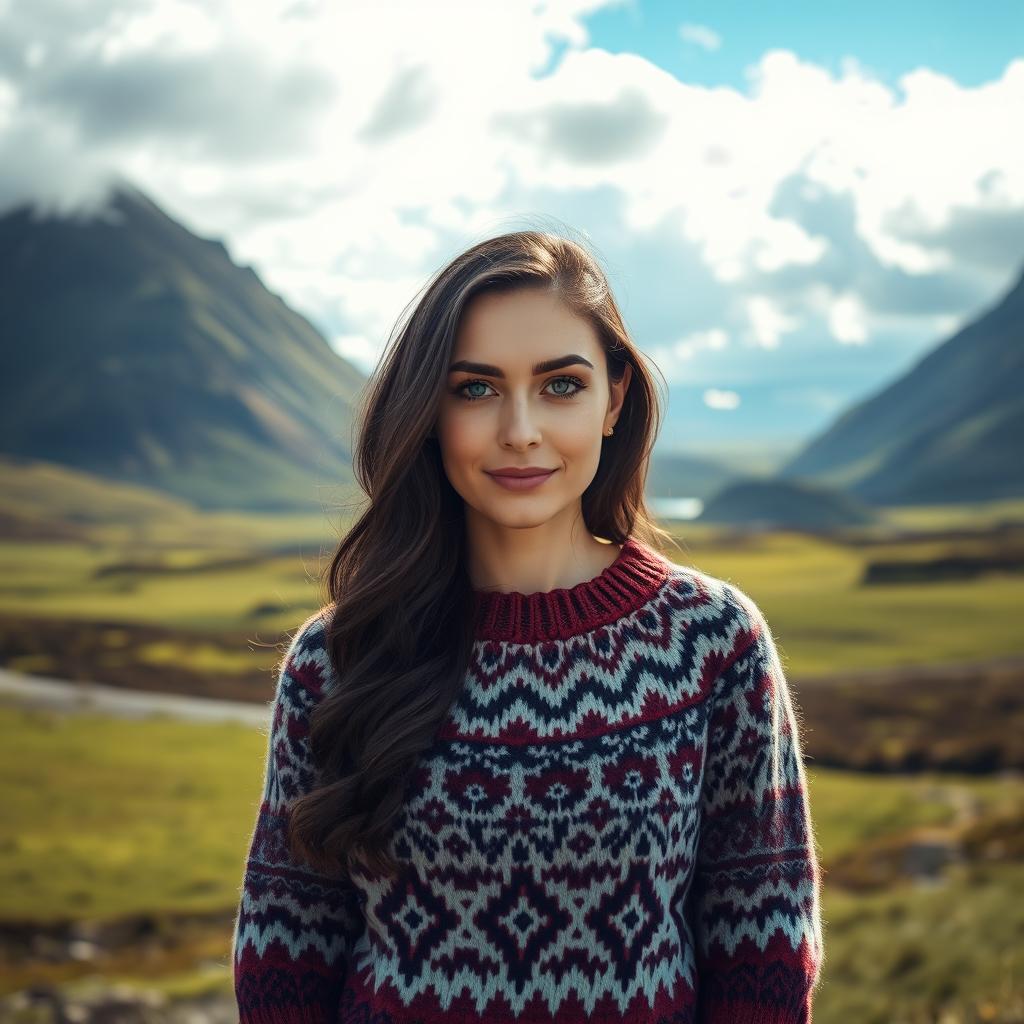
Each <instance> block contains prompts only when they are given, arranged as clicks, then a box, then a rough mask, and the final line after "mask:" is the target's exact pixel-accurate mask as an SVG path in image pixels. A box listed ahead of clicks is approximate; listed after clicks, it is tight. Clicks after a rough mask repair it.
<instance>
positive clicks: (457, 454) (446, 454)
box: [437, 410, 486, 470]
mask: <svg viewBox="0 0 1024 1024" xmlns="http://www.w3.org/2000/svg"><path fill="white" fill-rule="evenodd" d="M437 439H438V443H439V444H440V446H441V455H442V457H443V458H444V461H445V463H446V464H448V465H450V466H451V468H452V469H455V470H457V469H458V467H459V466H460V465H462V464H464V463H467V462H479V461H480V460H481V459H482V458H483V453H484V452H483V450H484V448H485V446H486V435H485V432H484V431H482V430H481V429H480V425H479V423H476V424H474V423H473V417H471V416H463V415H459V410H450V411H447V412H445V413H444V414H442V416H441V417H440V418H439V420H438V424H437Z"/></svg>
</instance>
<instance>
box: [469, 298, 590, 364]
mask: <svg viewBox="0 0 1024 1024" xmlns="http://www.w3.org/2000/svg"><path fill="white" fill-rule="evenodd" d="M555 349H557V351H554V350H555ZM567 352H578V353H580V354H581V355H585V356H587V357H588V358H589V359H590V361H591V362H593V363H594V365H595V366H596V365H597V359H598V358H599V357H600V354H601V343H600V340H599V338H598V336H597V332H596V331H595V330H594V327H593V325H592V324H591V323H590V321H589V320H586V319H584V318H583V317H579V316H577V315H576V314H575V313H574V312H573V311H572V310H571V309H569V307H568V306H566V305H565V303H563V302H562V301H561V300H560V299H559V298H558V296H557V295H555V294H554V293H552V292H549V291H546V290H545V291H541V290H539V289H523V290H519V291H514V292H485V293H484V294H482V295H477V296H474V297H473V299H472V300H470V302H469V303H468V305H467V306H466V308H465V310H464V311H463V314H462V318H461V320H460V322H459V329H458V331H457V333H456V337H455V351H454V354H453V358H454V359H464V358H467V357H472V358H474V359H479V360H482V359H484V358H487V359H488V361H490V362H493V363H500V364H501V365H502V366H508V367H509V368H513V369H514V368H516V367H518V366H520V365H522V366H523V367H527V366H528V365H530V364H532V363H533V362H535V361H536V360H537V359H539V358H541V357H542V356H559V355H564V354H565V353H567Z"/></svg>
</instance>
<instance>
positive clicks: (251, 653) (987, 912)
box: [0, 468, 1024, 1024]
mask: <svg viewBox="0 0 1024 1024" xmlns="http://www.w3.org/2000/svg"><path fill="white" fill-rule="evenodd" d="M47 473H50V474H51V475H52V479H50V478H49V477H46V474H47ZM40 474H42V476H41V475H40ZM11 479H12V480H14V478H13V477H12V478H11ZM18 480H20V483H18V481H17V480H15V483H16V484H17V486H13V485H12V486H11V487H7V488H5V490H4V492H3V496H2V497H0V519H3V521H4V522H6V523H8V524H13V526H12V528H11V530H9V531H8V532H7V539H6V540H4V541H0V663H2V664H4V665H5V666H7V667H10V668H15V669H19V670H22V671H26V672H37V673H41V674H52V675H55V676H58V677H61V678H69V679H95V680H97V681H109V682H113V683H115V684H118V685H123V686H134V687H139V688H150V689H158V690H166V691H170V692H181V693H191V694H205V695H209V696H226V697H234V698H236V699H252V700H258V701H266V700H268V699H269V698H270V697H271V696H272V693H273V682H274V680H273V675H272V669H273V667H274V665H275V664H276V662H277V660H278V658H279V656H280V654H281V646H280V644H281V641H282V638H283V637H284V636H285V635H286V634H287V633H288V632H289V631H291V630H293V629H294V628H295V627H296V626H297V625H298V624H299V623H300V622H301V621H302V620H303V619H304V618H305V617H306V615H308V614H309V613H310V612H311V611H312V610H313V609H314V608H315V607H317V606H319V604H320V603H322V602H323V601H324V600H325V593H324V591H323V588H322V586H321V584H320V576H321V573H322V571H323V569H324V568H325V567H326V565H327V563H328V561H329V559H330V555H331V553H332V551H333V546H334V543H335V542H336V538H337V536H338V535H339V533H340V532H341V530H342V529H343V525H342V522H343V521H342V518H341V517H340V516H338V517H335V518H332V519H331V520H330V521H328V517H326V516H308V517H289V518H282V517H271V516H268V517H265V518H259V517H253V516H247V517H243V516H232V515H203V514H200V513H198V512H196V511H195V510H194V509H190V508H188V507H187V506H185V505H183V504H182V503H176V502H172V501H165V500H163V499H158V498H156V497H154V496H153V494H152V493H151V492H145V491H143V490H142V489H132V488H128V487H125V488H117V489H114V490H113V491H112V490H111V489H109V488H104V487H99V486H97V485H95V484H94V483H92V482H90V481H83V480H81V479H78V478H77V477H73V476H71V475H68V474H67V473H64V472H63V471H58V470H49V469H39V468H34V469H32V470H31V474H30V475H29V474H28V473H26V475H25V476H24V478H23V479H22V478H21V477H19V478H18ZM9 482H10V481H9ZM115 491H116V493H115ZM41 495H42V496H43V497H40V496H41ZM329 500H330V495H329V494H325V503H328V504H329ZM1014 522H1016V523H1021V522H1024V503H1020V502H1003V503H998V504H996V503H993V504H991V505H986V506H978V507H969V506H963V507H956V508H922V509H896V510H891V511H890V513H889V524H888V526H887V527H885V528H883V529H872V530H871V531H870V532H867V531H865V532H861V533H859V534H853V533H851V534H849V535H845V536H841V537H819V536H813V535H808V534H800V533H785V532H782V533H763V534H754V535H747V536H744V535H739V534H736V533H734V532H732V531H721V530H716V529H713V528H710V527H702V526H698V525H696V524H685V523H677V524H674V529H675V531H676V536H677V537H678V539H679V541H680V545H681V546H680V547H679V548H668V549H666V551H665V553H666V554H667V555H668V557H670V558H671V559H672V560H673V561H676V562H679V563H681V564H686V565H692V566H694V567H696V568H698V569H700V570H702V571H704V572H707V573H710V574H711V575H714V576H718V577H720V578H722V579H726V580H728V581H731V582H733V583H735V584H736V585H738V586H740V587H741V588H742V589H743V590H745V591H746V592H747V593H748V594H750V595H751V596H752V597H753V598H754V599H755V600H756V601H757V602H758V604H759V605H760V606H761V607H762V609H763V610H764V612H765V614H766V616H767V618H768V620H769V622H770V623H771V626H772V630H773V633H774V635H775V637H776V640H777V642H778V645H779V649H780V653H781V655H782V659H783V664H784V667H785V668H786V671H787V675H788V676H789V677H790V678H791V679H794V680H799V681H801V683H800V687H799V692H800V697H801V700H800V704H801V706H802V707H804V708H805V710H806V711H807V712H808V716H807V717H808V720H807V722H806V724H807V725H808V726H809V733H808V735H807V736H806V737H805V739H807V740H808V743H807V749H808V750H809V751H810V752H811V755H812V756H811V757H810V758H809V779H810V784H811V791H812V809H813V812H814V820H815V827H816V833H817V838H818V843H819V847H820V850H821V854H822V863H823V866H824V868H825V905H824V912H825V923H826V945H827V955H828V960H827V964H826V970H825V980H824V983H823V986H822V989H821V991H820V994H819V996H818V999H817V1000H816V1005H815V1021H816V1024H833V1022H834V1024H839V1022H840V1021H842V1022H844V1024H845V1022H849V1021H856V1022H858V1024H874V1022H877V1024H918V1022H920V1024H925V1022H928V1024H933V1022H934V1024H940V1022H941V1024H968V1022H975V1021H978V1022H980V1021H990V1022H997V1024H1009V1022H1024V957H1022V953H1021V950H1024V898H1022V897H1024V782H1022V781H1021V775H1020V774H1019V772H989V773H988V774H982V773H979V772H975V773H973V774H957V773H954V772H949V771H947V772H944V773H941V774H937V773H934V772H931V771H922V772H917V773H912V774H911V773H891V774H887V775H881V774H869V773H857V772H851V771H842V770H836V769H834V768H826V767H824V766H823V765H817V764H816V763H815V759H814V756H813V752H814V751H815V750H821V751H823V752H827V755H828V759H827V763H829V764H836V763H843V762H842V758H843V757H846V758H848V760H849V763H859V764H865V765H869V764H873V763H874V761H873V758H874V757H875V755H877V754H878V753H879V752H882V753H883V754H884V755H885V756H884V757H883V761H884V762H885V763H886V764H888V765H889V766H890V767H892V766H893V765H899V764H900V763H901V759H902V758H903V757H904V755H906V754H907V752H908V751H910V752H911V753H913V752H914V750H915V749H916V748H915V744H917V745H918V747H920V746H921V745H922V744H923V746H924V747H925V748H927V749H928V750H929V751H931V752H935V751H942V750H947V751H949V750H952V751H953V755H956V749H954V748H956V745H957V743H961V744H962V743H964V742H969V743H973V744H974V746H975V748H976V749H975V750H974V751H973V754H978V753H979V752H980V753H981V754H982V755H984V754H985V752H986V751H987V750H989V748H994V749H996V756H995V760H994V762H993V763H994V764H996V765H1017V766H1018V767H1019V766H1020V765H1021V764H1022V763H1024V757H1022V756H1021V755H1020V751H1021V749H1022V748H1021V745H1020V743H1019V741H1017V739H1016V737H1017V736H1018V735H1020V734H1024V728H1022V727H1021V715H1022V714H1024V701H1022V690H1024V688H1022V687H1021V685H1020V678H1019V676H1015V675H1012V674H1010V675H1005V676H1002V677H996V676H995V675H993V674H986V673H985V672H984V671H982V670H980V669H979V673H978V674H977V675H976V676H965V677H963V678H959V679H956V678H954V679H951V680H947V681H946V682H944V683H942V684H941V685H940V684H939V683H938V682H934V683H933V682H930V681H929V680H928V679H927V678H922V679H917V680H915V679H913V677H912V673H911V670H912V669H913V668H914V667H915V666H946V665H950V664H952V663H956V662H961V661H962V662H967V663H973V662H981V661H982V660H984V659H989V658H992V657H997V656H1021V655H1024V646H1022V644H1021V640H1020V627H1019V619H1020V615H1019V609H1020V608H1021V607H1022V604H1024V600H1022V599H1024V574H1022V573H1021V572H1020V571H1019V568H1018V567H1016V562H1015V559H1017V558H1018V556H1019V554H1020V551H1021V549H1022V547H1024V543H1022V536H1021V533H1020V530H1019V529H1016V530H1014V529H1010V530H1005V529H1004V530H999V529H998V527H999V526H1000V524H1005V523H1014ZM951 554H952V555H956V554H969V555H971V556H983V557H985V558H988V559H989V560H990V562H991V565H993V566H995V567H994V568H992V567H990V568H988V569H986V570H985V571H980V572H978V573H976V574H975V575H972V576H970V577H969V578H965V579H960V580H955V581H952V580H948V579H942V578H939V577H938V576H936V578H934V579H929V580H928V581H927V582H921V581H918V582H913V583H899V584H895V583H890V584H884V585H881V584H871V583H868V582H866V580H867V578H868V573H869V571H870V569H871V567H872V565H873V564H876V563H877V562H879V561H883V560H884V561H886V562H891V561H892V560H897V561H907V562H913V563H915V564H917V565H920V566H923V567H924V568H925V570H926V572H925V575H926V578H927V571H928V567H929V566H931V565H932V564H934V563H935V562H936V560H938V559H941V558H943V557H945V556H948V555H951ZM1000 560H1002V562H1001V561H1000ZM1003 563H1005V566H1004V567H1003V568H1000V565H1001V564H1003ZM868 670H876V671H882V670H892V671H893V672H894V675H893V676H892V678H890V679H885V680H883V681H884V683H885V685H883V686H874V687H871V686H868V685H866V682H865V678H864V677H862V676H860V675H859V673H865V672H867V671H868ZM835 673H846V674H848V676H849V678H848V679H847V680H845V681H843V682H842V685H840V684H839V683H837V682H836V681H835V679H834V678H831V677H833V676H834V674H835ZM901 673H903V674H902V675H901ZM824 676H829V677H830V680H831V681H830V683H829V685H830V686H831V687H832V688H831V689H828V690H826V689H822V690H821V691H818V690H816V689H813V687H812V686H811V684H810V683H809V682H807V683H805V682H804V680H815V679H817V678H818V677H824ZM812 711H813V716H812V715H811V714H810V712H812ZM0 735H3V736H4V739H5V742H4V744H2V745H0V795H2V798H3V806H4V815H3V816H2V817H0V893H2V894H3V896H2V898H0V900H2V902H0V956H2V957H3V958H4V963H5V970H4V971H3V973H2V977H0V988H2V990H3V991H15V990H17V989H20V988H22V987H24V986H26V985H28V984H33V983H44V982H53V983H59V984H68V985H72V984H80V985H86V984H89V979H90V978H92V979H93V981H95V982H96V983H101V984H108V983H110V982H112V981H116V980H126V981H133V982H140V983H143V984H144V985H145V986H147V987H153V988H160V989H163V990H165V991H168V992H172V993H176V994H185V993H189V992H195V991H198V990H202V989H206V988H209V989H213V990H216V991H219V992H223V993H225V994H226V993H228V992H229V985H230V979H229V964H228V943H229V940H230V928H231V924H232V919H233V914H234V912H235V908H236V906H237V900H238V894H239V886H240V883H241V876H242V871H243V867H244V856H245V853H246V845H247V842H248V839H249V836H250V832H251V829H252V826H253V823H254V820H255V814H256V808H257V804H258V800H259V786H260V782H261V778H262V771H263V764H264V757H265V753H266V747H265V743H266V738H265V736H263V735H261V734H260V732H259V731H258V730H253V729H249V728H245V727H243V726H239V725H227V724H198V723H184V722H176V721H170V720H166V719H149V720H143V721H131V722H129V721H126V720H123V719H108V718H104V717H101V716H95V715H91V716H81V717H78V716H71V717H60V716H54V715H52V714H51V713H48V712H42V711H27V710H25V709H19V708H16V707H14V706H8V705H5V704H0ZM969 753H970V752H969ZM953 755H951V757H950V758H948V759H946V760H944V761H942V762H941V763H942V764H944V765H946V766H947V767H948V765H949V764H956V763H957V757H956V756H953ZM972 756H973V755H972ZM966 760H967V761H968V762H971V763H977V764H982V763H988V762H986V761H985V757H984V756H982V757H981V758H980V760H979V759H978V758H977V757H975V758H974V760H973V761H972V759H971V757H967V758H966ZM936 851H937V852H938V854H940V855H941V854H942V852H943V851H946V852H947V853H949V854H950V856H949V857H948V858H947V859H945V860H944V859H943V858H942V856H940V857H939V860H940V862H941V866H940V867H937V868H935V867H928V866H927V865H928V863H929V858H930V857H934V856H936ZM71 921H82V922H90V928H92V929H93V932H95V934H96V935H98V936H102V939H101V940H99V941H98V942H97V949H96V950H94V953H93V954H90V955H83V956H81V957H79V958H77V959H72V960H68V959H66V958H61V957H53V958H50V959H47V958H46V957H45V956H39V955H36V954H37V953H38V949H37V948H36V947H37V946H38V943H39V941H40V937H41V936H42V937H47V941H52V942H53V943H54V944H55V945H56V946H58V947H59V946H61V944H62V943H64V944H66V940H67V938H68V935H69V931H68V922H71ZM103 922H107V924H106V925H103V924H102V923H103ZM104 929H105V930H104ZM27 936H31V937H32V943H34V945H33V949H34V950H35V952H34V953H33V955H31V956H28V948H29V945H30V942H29V938H27ZM44 945H45V944H44ZM23 954H24V955H23Z"/></svg>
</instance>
